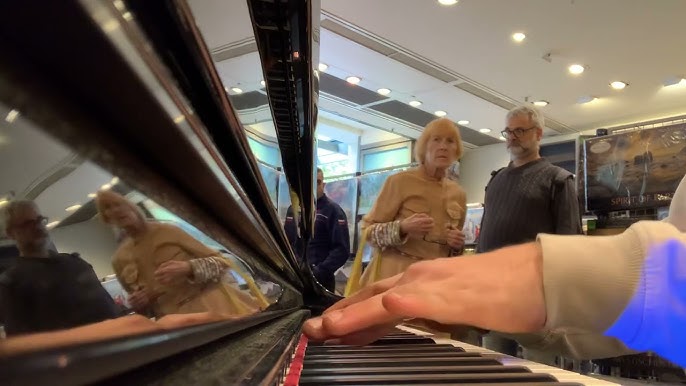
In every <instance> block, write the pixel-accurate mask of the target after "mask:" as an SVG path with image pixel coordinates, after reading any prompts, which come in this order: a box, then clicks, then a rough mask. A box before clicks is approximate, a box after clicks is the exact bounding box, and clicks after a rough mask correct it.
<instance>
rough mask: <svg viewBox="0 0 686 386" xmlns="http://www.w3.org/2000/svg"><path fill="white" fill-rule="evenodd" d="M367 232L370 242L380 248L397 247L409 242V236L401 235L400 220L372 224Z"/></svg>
mask: <svg viewBox="0 0 686 386" xmlns="http://www.w3.org/2000/svg"><path fill="white" fill-rule="evenodd" d="M367 232H369V236H368V237H369V241H370V242H371V243H372V245H374V246H376V247H379V248H385V247H395V246H399V245H403V244H405V242H406V241H407V235H405V236H403V235H402V234H401V231H400V220H396V221H390V222H386V223H376V224H372V225H370V226H369V227H368V229H367Z"/></svg>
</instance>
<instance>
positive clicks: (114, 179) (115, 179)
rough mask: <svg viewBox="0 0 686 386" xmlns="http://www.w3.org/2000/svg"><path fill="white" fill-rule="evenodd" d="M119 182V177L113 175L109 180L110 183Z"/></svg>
mask: <svg viewBox="0 0 686 386" xmlns="http://www.w3.org/2000/svg"><path fill="white" fill-rule="evenodd" d="M118 183H119V177H114V178H112V179H111V180H110V184H112V185H116V184H118Z"/></svg>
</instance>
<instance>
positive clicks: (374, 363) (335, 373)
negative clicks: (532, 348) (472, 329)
mask: <svg viewBox="0 0 686 386" xmlns="http://www.w3.org/2000/svg"><path fill="white" fill-rule="evenodd" d="M388 384H393V385H407V384H412V385H419V384H420V385H437V384H460V385H464V384H468V385H469V384H474V385H477V384H478V385H524V384H526V385H550V386H553V385H555V386H571V385H584V386H592V385H593V386H613V385H614V386H617V385H618V384H617V383H612V382H607V381H603V380H599V379H595V378H592V377H588V376H584V375H580V374H577V373H573V372H570V371H566V370H562V369H558V368H555V367H550V366H545V365H541V364H538V363H535V362H530V361H527V360H524V359H519V358H513V357H510V356H507V355H504V354H500V353H496V352H493V351H490V350H487V349H484V348H481V347H476V346H472V345H470V344H466V343H462V342H458V341H454V340H450V339H444V338H438V337H434V336H433V335H432V334H430V333H426V332H422V331H419V330H415V329H412V328H409V327H405V326H399V327H398V332H396V333H392V334H389V335H387V336H385V337H383V338H381V339H379V340H377V341H376V342H374V343H372V344H370V345H368V346H336V345H321V344H312V343H308V341H307V339H306V338H304V337H303V338H302V339H301V340H300V342H299V345H298V347H297V348H296V349H295V354H294V356H293V360H292V362H291V364H290V366H289V368H288V372H287V374H286V375H285V376H284V378H283V382H282V385H284V386H294V385H311V386H315V385H317V386H319V385H331V386H334V385H359V386H364V385H388Z"/></svg>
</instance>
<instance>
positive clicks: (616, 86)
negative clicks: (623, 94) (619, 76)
mask: <svg viewBox="0 0 686 386" xmlns="http://www.w3.org/2000/svg"><path fill="white" fill-rule="evenodd" d="M628 85H629V84H628V83H626V82H622V81H619V80H616V81H614V82H612V83H610V87H612V88H613V89H615V90H622V89H624V88H625V87H626V86H628Z"/></svg>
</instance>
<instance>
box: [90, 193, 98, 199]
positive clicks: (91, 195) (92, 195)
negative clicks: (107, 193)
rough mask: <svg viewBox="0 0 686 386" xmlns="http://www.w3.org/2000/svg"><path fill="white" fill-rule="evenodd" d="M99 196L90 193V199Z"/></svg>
mask: <svg viewBox="0 0 686 386" xmlns="http://www.w3.org/2000/svg"><path fill="white" fill-rule="evenodd" d="M97 196H98V195H97V194H96V193H88V198H95V197H97Z"/></svg>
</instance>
